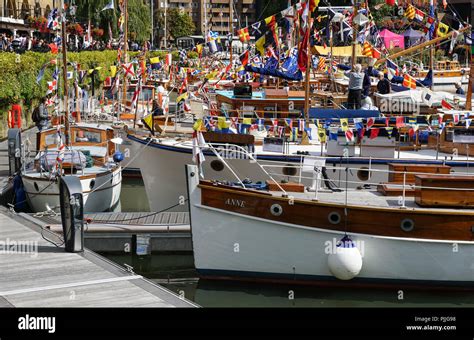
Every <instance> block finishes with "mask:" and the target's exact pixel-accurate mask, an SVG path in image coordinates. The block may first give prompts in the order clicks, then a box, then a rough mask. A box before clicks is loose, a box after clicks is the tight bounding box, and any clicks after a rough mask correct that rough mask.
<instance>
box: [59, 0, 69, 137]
mask: <svg viewBox="0 0 474 340" xmlns="http://www.w3.org/2000/svg"><path fill="white" fill-rule="evenodd" d="M61 43H62V47H63V48H62V52H63V80H64V110H65V112H64V115H65V117H64V136H65V142H66V146H69V105H68V98H69V88H68V83H67V48H66V13H65V12H64V0H62V1H61Z"/></svg>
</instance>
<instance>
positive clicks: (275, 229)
mask: <svg viewBox="0 0 474 340" xmlns="http://www.w3.org/2000/svg"><path fill="white" fill-rule="evenodd" d="M188 172H189V173H191V172H192V171H188ZM197 177H198V176H191V175H188V181H189V191H190V213H191V214H190V216H191V231H192V242H193V251H194V263H195V266H196V269H197V271H198V273H199V274H200V275H201V276H204V277H208V278H234V279H249V280H264V281H285V282H298V283H321V282H327V281H331V282H333V283H334V282H337V283H339V284H349V285H350V284H360V285H364V284H369V285H370V284H377V285H385V284H388V285H391V284H399V283H402V284H409V285H416V286H418V285H425V284H436V285H448V286H452V285H456V286H458V285H461V286H468V287H471V288H474V266H473V263H474V261H473V258H474V242H457V243H455V242H454V241H438V240H421V239H408V238H396V237H383V236H372V235H367V234H349V236H350V237H351V239H352V240H353V241H354V242H355V243H356V244H357V245H358V248H359V250H360V251H361V253H362V256H363V257H362V260H363V265H362V269H361V271H360V273H359V275H358V276H357V277H356V278H354V279H352V280H350V281H340V280H338V279H336V278H335V277H334V276H333V275H332V274H331V272H330V270H329V267H328V255H329V252H331V251H332V250H333V249H334V248H333V247H334V244H335V242H337V241H338V240H340V239H341V238H342V237H343V236H344V232H340V231H329V230H325V229H318V228H308V227H304V226H299V225H294V224H288V223H281V222H276V221H269V220H264V219H261V218H256V217H251V216H246V215H242V214H237V213H233V212H228V211H224V210H220V209H216V208H211V207H206V206H203V205H201V191H200V189H199V188H198V187H197V184H198V181H199V179H198V178H197ZM317 218H318V216H315V220H317ZM381 223H383V222H381ZM453 243H454V244H455V245H456V247H457V248H455V246H454V245H453ZM455 250H456V251H455Z"/></svg>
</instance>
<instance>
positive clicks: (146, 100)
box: [103, 83, 156, 120]
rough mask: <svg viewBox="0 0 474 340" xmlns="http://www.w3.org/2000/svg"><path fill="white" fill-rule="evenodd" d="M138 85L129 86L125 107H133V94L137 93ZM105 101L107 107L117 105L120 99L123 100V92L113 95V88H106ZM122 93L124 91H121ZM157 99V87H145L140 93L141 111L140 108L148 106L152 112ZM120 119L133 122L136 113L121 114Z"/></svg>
mask: <svg viewBox="0 0 474 340" xmlns="http://www.w3.org/2000/svg"><path fill="white" fill-rule="evenodd" d="M135 89H136V84H133V83H132V84H129V85H128V86H127V98H126V100H125V103H124V104H125V106H126V107H131V106H132V99H133V94H134V93H135ZM103 91H104V101H105V103H104V104H105V105H112V104H114V103H117V102H118V100H119V99H121V98H122V96H123V92H120V93H115V94H114V93H112V86H111V85H110V86H104V90H103ZM120 91H122V90H120ZM154 99H156V90H155V86H153V85H143V86H142V90H141V92H140V96H139V97H138V106H139V110H141V109H140V107H142V108H143V107H146V106H148V108H149V110H150V111H151V108H152V104H153V100H154ZM120 119H122V120H133V119H135V112H122V113H120Z"/></svg>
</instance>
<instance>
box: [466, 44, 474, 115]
mask: <svg viewBox="0 0 474 340" xmlns="http://www.w3.org/2000/svg"><path fill="white" fill-rule="evenodd" d="M470 54H471V70H470V71H469V82H468V84H467V93H466V110H467V111H471V110H472V91H473V90H474V88H473V87H474V85H473V82H474V55H473V54H472V51H471V53H470ZM468 55H469V53H468Z"/></svg>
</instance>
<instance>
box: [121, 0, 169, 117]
mask: <svg viewBox="0 0 474 340" xmlns="http://www.w3.org/2000/svg"><path fill="white" fill-rule="evenodd" d="M123 7H124V10H125V18H124V20H125V23H124V25H125V27H124V29H123V32H124V35H123V36H124V38H123V40H124V42H123V58H124V59H123V60H124V62H123V63H124V64H127V63H128V53H127V52H128V0H123ZM165 34H166V32H165ZM127 85H128V84H127V73H126V72H125V74H124V76H123V92H122V93H123V95H122V96H123V98H122V100H123V103H124V107H125V108H126V107H127Z"/></svg>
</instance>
